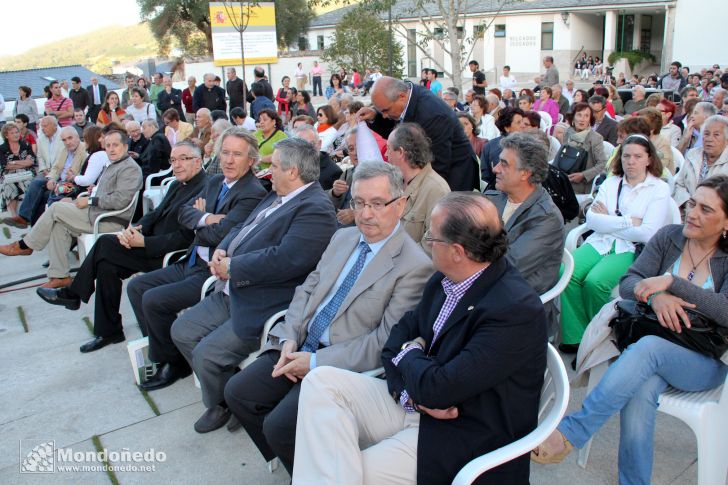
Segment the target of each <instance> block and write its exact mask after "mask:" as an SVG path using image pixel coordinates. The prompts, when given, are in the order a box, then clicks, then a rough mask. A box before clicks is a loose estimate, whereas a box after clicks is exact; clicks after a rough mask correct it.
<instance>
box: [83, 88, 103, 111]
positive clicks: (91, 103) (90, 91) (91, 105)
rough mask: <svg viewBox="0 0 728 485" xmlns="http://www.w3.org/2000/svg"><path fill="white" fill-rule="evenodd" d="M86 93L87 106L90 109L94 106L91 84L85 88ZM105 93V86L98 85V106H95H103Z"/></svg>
mask: <svg viewBox="0 0 728 485" xmlns="http://www.w3.org/2000/svg"><path fill="white" fill-rule="evenodd" d="M86 91H88V105H89V107H90V108H91V107H93V106H94V104H95V103H94V87H93V85H92V84H89V85H88V86H86ZM106 92H107V90H106V84H101V83H99V104H97V105H96V106H99V107H100V106H101V105H102V104H104V100H105V99H106Z"/></svg>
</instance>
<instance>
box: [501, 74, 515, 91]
mask: <svg viewBox="0 0 728 485" xmlns="http://www.w3.org/2000/svg"><path fill="white" fill-rule="evenodd" d="M498 82H499V83H500V88H501V89H513V88H515V87H516V78H515V76H513V74H510V75H508V76H507V77H506V76H501V77H500V78H498Z"/></svg>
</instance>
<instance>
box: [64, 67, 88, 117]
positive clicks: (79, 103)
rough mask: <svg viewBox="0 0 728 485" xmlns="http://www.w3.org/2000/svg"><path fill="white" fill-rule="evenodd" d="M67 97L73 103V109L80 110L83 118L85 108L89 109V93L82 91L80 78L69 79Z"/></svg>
mask: <svg viewBox="0 0 728 485" xmlns="http://www.w3.org/2000/svg"><path fill="white" fill-rule="evenodd" d="M68 97H69V98H71V101H73V109H74V110H77V109H80V110H81V111H83V112H84V116H85V115H86V108H88V107H89V92H88V91H86V90H85V89H83V86H82V85H81V78H80V77H78V76H74V77H72V78H71V90H70V91H68ZM74 112H75V111H74Z"/></svg>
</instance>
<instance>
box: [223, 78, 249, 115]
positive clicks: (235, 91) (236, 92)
mask: <svg viewBox="0 0 728 485" xmlns="http://www.w3.org/2000/svg"><path fill="white" fill-rule="evenodd" d="M225 88H226V89H227V93H228V96H229V97H230V109H233V108H236V107H240V108H243V109H245V97H246V95H247V93H248V87H247V86H246V85H245V82H244V81H243V80H242V79H240V78H239V77H236V78H235V79H233V80H232V81H228V82H227V83H226V84H225Z"/></svg>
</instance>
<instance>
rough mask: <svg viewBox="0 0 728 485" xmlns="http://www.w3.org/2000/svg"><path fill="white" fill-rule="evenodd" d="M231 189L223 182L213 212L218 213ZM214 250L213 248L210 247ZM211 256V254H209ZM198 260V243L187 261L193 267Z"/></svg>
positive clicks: (188, 265) (193, 247)
mask: <svg viewBox="0 0 728 485" xmlns="http://www.w3.org/2000/svg"><path fill="white" fill-rule="evenodd" d="M229 190H230V187H228V186H227V184H226V183H225V182H223V183H222V188H221V189H220V195H218V196H217V200H216V201H215V207H214V208H213V209H212V213H213V214H215V213H217V209H218V207H219V206H220V203H221V202H222V200H223V199H224V198H225V195H226V194H227V193H228V191H229ZM210 250H212V248H210ZM208 257H209V256H208ZM196 262H197V245H194V246H192V254H191V255H190V260H189V261H188V262H187V267H189V268H191V267H193V266H194V265H195V263H196Z"/></svg>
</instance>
